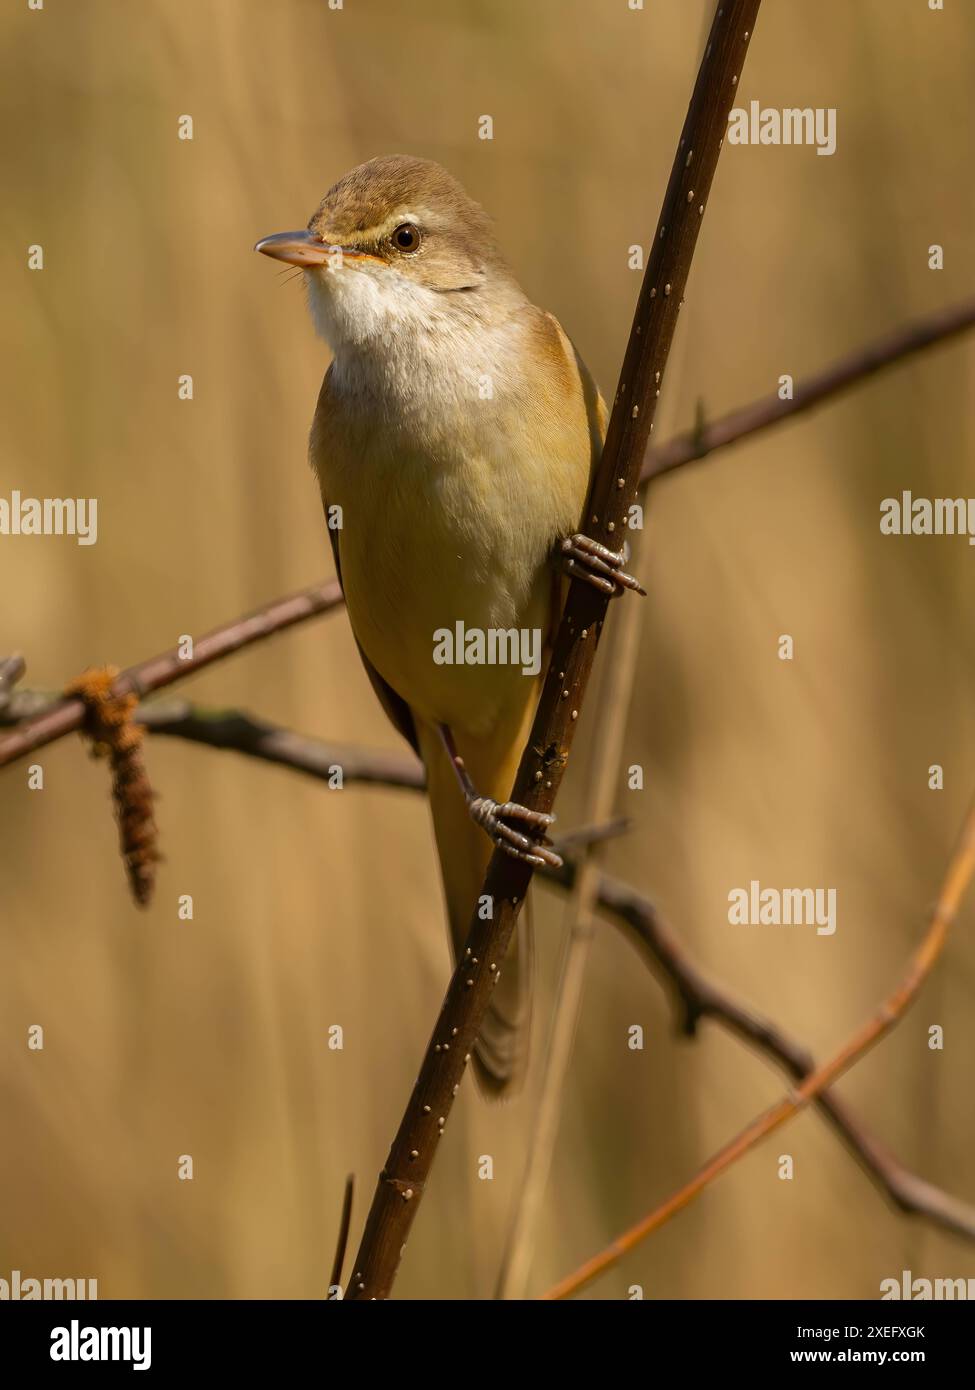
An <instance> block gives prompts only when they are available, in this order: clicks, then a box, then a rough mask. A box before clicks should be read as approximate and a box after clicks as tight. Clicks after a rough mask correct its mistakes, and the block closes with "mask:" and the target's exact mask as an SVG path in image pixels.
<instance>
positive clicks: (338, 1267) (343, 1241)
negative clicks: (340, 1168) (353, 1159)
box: [328, 1173, 355, 1289]
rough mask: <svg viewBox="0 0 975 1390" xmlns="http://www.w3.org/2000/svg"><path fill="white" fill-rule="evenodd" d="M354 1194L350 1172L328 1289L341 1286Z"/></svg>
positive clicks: (346, 1183) (352, 1177) (343, 1199)
mask: <svg viewBox="0 0 975 1390" xmlns="http://www.w3.org/2000/svg"><path fill="white" fill-rule="evenodd" d="M354 1194H355V1174H354V1173H350V1174H349V1176H348V1177H347V1178H346V1180H345V1193H344V1195H343V1197H342V1214H341V1216H340V1217H339V1233H338V1238H337V1239H336V1242H335V1259H334V1260H333V1261H332V1274H331V1278H330V1279H329V1281H328V1287H329V1289H340V1288H341V1287H342V1268H343V1266H344V1264H345V1252H346V1250H347V1248H348V1244H349V1228H350V1227H351V1225H352V1198H353V1196H354Z"/></svg>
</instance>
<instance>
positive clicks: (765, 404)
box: [640, 299, 975, 483]
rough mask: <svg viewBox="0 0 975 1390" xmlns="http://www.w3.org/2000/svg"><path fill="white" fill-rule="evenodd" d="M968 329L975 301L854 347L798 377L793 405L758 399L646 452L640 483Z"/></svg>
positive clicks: (777, 421)
mask: <svg viewBox="0 0 975 1390" xmlns="http://www.w3.org/2000/svg"><path fill="white" fill-rule="evenodd" d="M973 326H975V299H966V300H963V301H962V303H960V304H952V305H950V306H949V307H948V308H947V309H939V310H937V311H936V312H935V313H933V314H929V315H928V316H927V317H926V318H923V319H918V320H916V322H914V323H910V324H906V325H904V326H902V327H900V328H896V329H895V330H894V331H893V332H892V333H888V334H885V335H884V336H883V337H881V338H877V339H875V340H874V342H872V343H867V344H865V345H864V346H863V347H859V348H856V349H855V350H854V351H853V352H851V353H850V354H849V356H847V357H843V358H841V359H840V360H839V361H838V362H834V363H833V364H832V366H830V367H827V368H826V370H825V371H822V372H820V373H819V374H818V375H817V376H811V377H808V378H807V379H806V380H803V379H802V378H801V377H800V378H799V380H798V383H797V387H796V394H795V396H794V397H793V399H792V400H785V401H783V400H780V399H779V397H778V395H771V396H763V397H762V399H761V400H757V401H753V402H752V404H751V405H745V406H741V407H739V409H737V410H733V411H731V413H730V414H728V415H723V416H722V417H721V419H720V420H716V421H715V422H714V424H713V425H705V426H704V427H703V428H701V429H697V430H689V431H688V432H687V433H686V434H680V435H677V436H676V437H675V438H674V439H671V440H669V441H668V442H667V443H666V444H665V445H663V447H662V448H660V449H649V450H648V451H647V456H646V462H645V463H644V466H643V472H642V473H641V475H640V481H641V482H642V483H649V482H651V481H652V480H653V479H655V478H659V477H662V476H663V474H665V473H672V472H673V471H674V469H675V468H681V467H683V466H684V464H687V463H693V462H695V461H696V460H698V459H703V458H705V457H706V456H707V455H708V454H713V453H715V452H716V451H717V450H718V449H726V448H727V447H728V446H729V445H730V444H738V443H740V442H741V440H743V439H748V438H749V437H750V436H751V435H753V434H760V433H761V432H762V431H763V430H767V429H770V428H771V426H773V425H779V424H782V423H784V422H785V421H786V420H791V419H793V418H794V417H795V416H796V415H802V414H804V413H805V412H806V411H807V410H812V409H813V407H814V406H817V405H822V404H823V402H824V401H827V400H831V399H832V398H833V397H835V396H839V395H842V393H843V392H844V391H849V390H850V389H851V387H854V386H859V385H861V384H862V383H863V382H864V381H866V380H868V379H869V378H870V377H872V376H874V375H876V373H877V372H879V371H882V370H883V369H884V368H885V367H892V366H894V365H895V364H896V363H899V362H903V361H905V360H906V359H907V358H909V357H914V356H915V355H916V354H917V353H919V352H923V351H924V349H925V348H929V347H934V346H935V345H936V344H937V343H945V342H948V341H949V340H950V339H951V338H956V337H958V335H959V334H961V333H965V332H966V331H967V330H968V329H970V328H972V327H973Z"/></svg>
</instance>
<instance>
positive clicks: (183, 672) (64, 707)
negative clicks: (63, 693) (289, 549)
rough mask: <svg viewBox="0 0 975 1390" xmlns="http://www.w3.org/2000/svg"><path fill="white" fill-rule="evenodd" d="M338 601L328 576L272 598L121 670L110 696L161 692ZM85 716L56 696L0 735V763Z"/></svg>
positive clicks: (77, 705)
mask: <svg viewBox="0 0 975 1390" xmlns="http://www.w3.org/2000/svg"><path fill="white" fill-rule="evenodd" d="M341 602H342V590H341V588H340V586H339V583H338V580H336V579H332V580H328V581H326V582H325V583H322V584H313V585H312V586H311V587H310V588H308V589H302V590H301V592H300V593H297V594H289V595H288V597H287V598H281V599H276V600H275V601H274V602H273V603H270V604H268V605H267V606H266V607H264V608H261V609H259V610H258V611H257V612H256V613H251V614H249V615H248V616H246V617H244V618H235V619H234V621H233V622H230V623H226V624H224V625H223V626H221V627H218V628H214V630H213V631H212V632H208V633H207V634H206V635H205V636H203V637H200V638H197V639H196V640H195V641H194V643H193V655H192V656H188V657H183V656H181V655H180V651H179V649H178V648H176V647H174V648H171V649H170V650H169V651H166V652H162V653H161V654H160V655H159V656H152V657H150V658H149V660H148V661H143V662H141V663H140V664H139V665H138V666H131V667H129V669H128V670H127V671H123V672H122V673H121V674H120V675H119V676H118V678H117V679H116V681H115V682H114V684H113V686H112V690H111V694H112V696H114V697H122V696H126V695H138V696H139V697H140V698H141V697H142V696H143V695H147V694H148V693H149V692H150V691H152V690H161V689H162V688H163V686H166V685H172V684H173V682H174V681H178V680H182V678H183V677H184V676H189V675H191V674H193V673H194V672H196V671H201V670H202V669H203V667H204V666H209V665H211V664H212V663H213V662H214V661H219V660H221V658H222V657H225V656H229V655H230V654H231V653H232V652H237V651H240V649H241V648H242V647H246V646H250V645H251V643H253V642H258V641H261V640H262V639H263V638H265V637H270V636H271V635H272V634H273V633H276V632H284V631H285V630H286V629H287V628H289V627H294V625H295V624H296V623H301V622H304V621H305V620H306V619H307V618H311V617H315V616H316V615H317V614H319V613H327V612H328V611H329V610H330V609H332V608H336V607H338V605H339V604H340V603H341ZM84 718H85V704H84V701H83V700H79V699H73V698H69V699H64V700H59V701H58V702H57V703H56V704H55V705H53V706H52V707H51V708H50V709H47V710H45V711H43V712H42V713H41V714H38V715H37V716H36V717H35V718H33V719H29V720H28V721H27V722H26V723H24V724H20V725H18V726H17V727H16V728H15V729H13V730H12V731H11V732H10V733H9V734H7V735H6V736H5V737H2V738H0V767H3V766H4V764H6V763H12V762H14V761H15V760H16V759H17V758H23V757H25V756H26V755H27V754H28V753H32V752H34V750H35V749H37V748H42V747H43V746H44V745H45V744H47V743H52V742H53V741H54V740H55V739H58V738H63V737H64V735H65V734H70V733H73V732H74V731H75V730H76V729H79V728H80V727H81V725H82V723H83V722H84Z"/></svg>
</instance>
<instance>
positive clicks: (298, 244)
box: [254, 231, 379, 267]
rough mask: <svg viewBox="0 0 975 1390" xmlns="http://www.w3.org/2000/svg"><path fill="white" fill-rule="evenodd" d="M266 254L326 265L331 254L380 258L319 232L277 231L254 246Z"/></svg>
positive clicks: (292, 262)
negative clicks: (335, 242)
mask: <svg viewBox="0 0 975 1390" xmlns="http://www.w3.org/2000/svg"><path fill="white" fill-rule="evenodd" d="M254 250H255V251H260V252H261V254H262V255H263V256H271V257H272V258H273V259H274V260H276V261H284V262H285V263H286V264H287V265H300V266H306V267H307V266H313V265H326V264H327V263H328V261H329V259H330V258H331V257H332V256H341V258H342V260H344V261H378V259H379V258H378V256H370V255H369V254H368V252H366V251H356V250H354V249H353V248H351V247H348V246H336V245H331V244H329V243H328V242H326V241H323V240H322V238H321V237H320V236H319V235H318V233H317V232H309V231H301V232H276V233H275V234H274V236H266V237H264V239H263V240H262V241H259V242H258V243H257V245H256V246H255V247H254Z"/></svg>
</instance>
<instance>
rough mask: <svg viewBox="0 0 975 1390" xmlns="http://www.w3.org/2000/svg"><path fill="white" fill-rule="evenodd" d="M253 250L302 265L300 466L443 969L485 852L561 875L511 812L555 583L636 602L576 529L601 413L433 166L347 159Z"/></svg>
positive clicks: (513, 971)
mask: <svg viewBox="0 0 975 1390" xmlns="http://www.w3.org/2000/svg"><path fill="white" fill-rule="evenodd" d="M256 249H257V250H258V251H261V252H263V253H264V254H265V255H268V256H273V257H275V258H276V259H277V260H281V261H285V262H287V263H289V264H292V265H298V266H302V267H303V268H304V270H305V281H306V284H307V289H308V297H309V302H310V306H311V312H312V316H313V319H314V321H315V325H316V327H317V329H318V330H319V332H320V333H321V335H322V337H323V338H324V339H325V341H326V342H327V343H328V345H329V347H330V348H331V349H332V352H333V361H332V363H331V365H330V367H329V368H328V371H327V372H326V373H325V379H324V381H323V382H322V387H321V391H320V393H319V397H318V406H317V409H316V411H315V418H314V421H313V424H312V429H311V442H310V458H311V463H312V466H313V468H314V470H315V472H316V474H317V476H318V480H319V484H320V487H321V494H322V500H323V503H324V506H325V514H326V518H327V520H328V524H329V536H330V539H331V542H332V547H333V551H334V555H335V565H336V569H337V571H338V574H339V578H340V581H341V584H342V588H343V591H344V593H345V599H346V604H347V607H348V612H349V618H350V620H351V623H352V628H353V631H354V633H355V637H356V641H357V642H358V645H359V649H360V652H361V653H362V658H363V661H364V662H365V666H366V670H367V672H368V674H369V678H370V680H371V681H372V684H373V687H374V688H375V690H376V692H377V694H378V696H379V698H380V700H381V701H382V703H383V706H384V708H385V709H386V712H387V714H388V715H389V717H390V719H391V720H392V722H393V723H394V725H395V726H396V727H397V729H399V731H400V732H401V733H402V734H403V736H404V737H405V738H406V739H407V740H408V741H409V742H410V744H411V745H412V746H413V748H414V749H415V750H416V751H417V753H418V754H419V755H420V757H421V758H422V759H423V762H424V764H425V767H426V772H427V782H428V795H429V799H430V805H431V808H432V812H433V824H434V832H435V835H436V841H437V848H438V851H439V856H440V866H441V872H442V876H443V883H444V891H445V895H446V899H447V912H448V916H449V919H450V931H451V938H452V942H453V948H454V953H455V956H456V954H457V953H458V952H459V951H461V950H462V948H463V945H464V942H465V940H466V938H467V932H468V928H469V925H470V921H471V916H472V913H473V911H474V908H475V906H476V903H477V895H478V893H479V892H480V889H481V885H482V883H483V879H484V873H485V870H486V867H487V862H488V858H489V856H490V852H491V848H492V843H493V844H497V845H499V846H500V847H501V848H502V849H504V850H506V851H507V852H508V853H509V854H513V855H516V856H518V857H522V858H524V859H527V860H528V861H529V862H530V863H532V864H536V865H541V864H549V863H558V859H557V856H556V855H555V854H554V853H553V851H552V850H551V849H550V848H548V844H549V841H548V840H547V834H546V832H547V830H548V828H549V825H550V823H551V819H552V818H551V817H550V816H543V815H540V814H538V813H536V812H533V811H529V810H527V809H526V808H525V807H522V806H518V805H515V804H512V803H511V802H509V801H508V800H507V797H508V796H509V794H510V791H511V787H512V784H513V782H514V777H515V773H516V771H517V767H518V762H519V759H520V756H521V752H522V749H523V747H524V743H525V740H526V738H527V735H528V732H529V729H530V727H531V720H532V716H533V714H534V710H535V705H536V703H537V698H538V694H539V689H540V682H541V679H542V676H543V674H544V666H543V662H542V649H543V648H544V647H545V646H546V644H547V642H548V641H549V640H550V638H551V636H552V635H553V633H554V627H555V625H556V624H557V621H558V618H559V616H560V611H561V604H562V599H563V583H562V571H563V569H564V570H567V571H568V572H569V573H578V574H580V575H582V576H583V577H585V578H586V579H588V580H589V582H591V583H593V584H595V585H596V586H597V587H599V588H601V589H603V590H604V592H607V593H617V592H620V586H623V587H627V588H632V589H636V590H639V591H640V592H642V590H640V586H639V584H637V582H636V580H634V579H632V578H631V577H630V576H629V575H626V574H624V573H623V570H622V566H623V563H624V556H623V554H615V553H614V552H612V551H609V550H607V549H606V548H605V547H603V546H601V545H598V544H596V543H595V542H593V541H591V540H590V539H589V538H587V537H586V536H583V535H579V534H576V533H575V527H576V525H577V524H578V521H579V517H580V515H581V513H582V508H583V505H584V502H585V499H586V493H587V491H588V487H589V479H590V474H591V471H592V468H593V466H594V464H595V462H596V460H597V458H598V456H599V452H600V449H601V447H602V439H603V434H604V431H605V425H606V409H605V406H604V404H603V401H602V399H601V398H600V396H599V393H598V391H597V390H596V387H595V386H594V385H593V382H592V380H591V378H590V376H589V373H588V372H587V371H586V368H585V366H584V365H583V363H582V361H581V360H580V358H579V356H578V354H577V353H576V351H575V349H574V348H573V346H572V344H571V343H570V341H569V339H568V338H567V337H566V335H565V333H564V332H563V331H562V328H561V327H560V325H559V323H558V321H557V320H556V319H555V318H553V316H552V315H551V314H548V313H545V312H544V310H542V309H538V308H536V307H535V306H534V305H533V304H532V303H531V302H530V301H529V300H528V299H527V298H526V296H525V294H524V292H523V291H522V290H521V288H520V287H519V285H518V283H517V281H516V280H515V278H514V276H513V274H512V272H511V271H510V270H509V268H508V266H507V265H506V263H505V261H504V259H503V258H502V255H501V253H500V251H499V250H498V247H497V244H496V242H495V239H494V235H493V232H492V229H491V223H490V221H489V219H488V217H487V215H486V214H485V212H484V211H483V209H482V208H481V207H479V206H478V204H477V203H475V202H473V201H472V200H471V199H470V198H469V197H468V196H467V194H466V193H465V192H464V190H463V188H461V186H460V184H459V183H458V182H457V181H456V180H455V179H454V178H452V177H451V175H450V174H448V173H447V172H446V170H444V169H442V168H441V167H440V166H439V165H437V164H434V163H432V162H431V161H429V160H425V159H414V158H410V157H409V156H406V155H389V156H386V157H384V158H380V159H372V160H370V161H369V162H368V163H367V164H362V165H360V166H359V167H358V168H356V169H353V170H352V171H351V173H349V174H346V176H345V177H344V178H342V179H340V180H339V182H338V183H336V184H335V185H334V187H332V188H331V189H329V191H328V193H326V195H325V197H324V199H323V201H322V203H321V206H320V207H319V209H318V211H317V212H316V213H315V215H314V216H313V217H312V219H311V221H310V222H309V224H308V228H307V230H306V231H298V232H283V233H280V234H278V235H276V236H270V237H266V238H265V239H264V240H263V241H260V242H258V243H257V247H256ZM556 560H558V561H560V563H558V564H557V563H555V561H556ZM485 831H486V832H487V834H486V835H485V833H484V832H485ZM522 921H523V922H524V921H525V917H524V914H523V917H522ZM528 933H529V928H528V926H527V923H526V925H525V927H524V928H523V929H522V930H521V931H520V932H519V939H518V940H516V941H515V942H513V944H512V947H511V950H510V951H509V954H508V958H507V959H506V961H505V962H504V968H503V970H502V972H501V978H500V979H499V981H498V984H497V986H496V988H495V990H494V993H493V995H492V999H491V1005H490V1009H489V1011H488V1014H487V1016H486V1018H485V1021H484V1024H483V1026H482V1029H481V1034H480V1037H479V1039H478V1042H477V1045H476V1048H475V1063H476V1070H477V1074H478V1076H479V1079H480V1081H481V1082H482V1085H483V1086H484V1088H485V1089H486V1090H487V1091H488V1093H490V1094H499V1093H501V1092H502V1091H504V1090H505V1089H506V1088H508V1087H510V1086H511V1085H512V1083H513V1082H515V1081H516V1080H518V1079H519V1077H520V1075H521V1072H522V1070H523V1067H524V1064H525V1061H526V1058H527V1039H528V1021H529V1008H530V1000H531V991H530V973H531V972H530V965H531V951H530V937H529V935H528Z"/></svg>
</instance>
